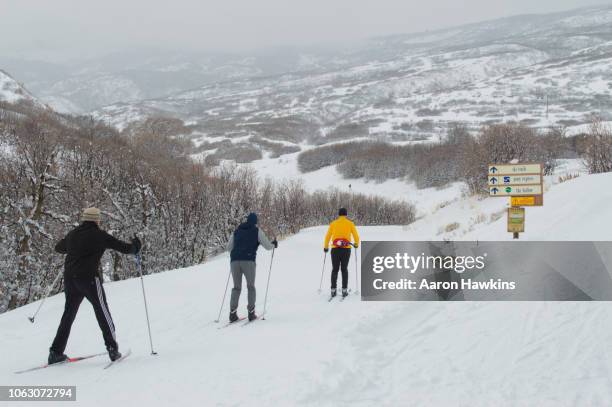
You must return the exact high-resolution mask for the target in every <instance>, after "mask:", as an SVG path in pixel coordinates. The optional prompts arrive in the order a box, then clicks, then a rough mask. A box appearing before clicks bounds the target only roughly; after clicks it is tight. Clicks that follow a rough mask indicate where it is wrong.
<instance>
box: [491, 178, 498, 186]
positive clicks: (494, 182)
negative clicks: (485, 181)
mask: <svg viewBox="0 0 612 407" xmlns="http://www.w3.org/2000/svg"><path fill="white" fill-rule="evenodd" d="M491 184H493V185H495V184H497V178H495V177H493V178H491Z"/></svg>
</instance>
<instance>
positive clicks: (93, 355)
mask: <svg viewBox="0 0 612 407" xmlns="http://www.w3.org/2000/svg"><path fill="white" fill-rule="evenodd" d="M131 354H132V350H131V349H128V350H127V352H125V353H124V354H123V355H121V357H120V358H119V359H117V360H115V361H113V362H109V363H107V364H106V365H104V369H108V368H109V367H111V366H112V365H114V364H117V363H119V362H121V361H122V360H123V359H125V358H127V357H128V356H130V355H131ZM103 355H106V353H95V354H92V355H85V356H76V357H72V358H68V359H67V360H65V361H63V362H59V363H53V364H51V365H50V364H48V363H45V364H44V365H40V366H35V367H31V368H29V369H25V370H19V371H17V372H15V374H22V373H27V372H33V371H35V370H41V369H46V368H48V367H55V366H61V365H67V364H70V363H76V362H80V361H82V360H87V359H92V358H95V357H98V356H103Z"/></svg>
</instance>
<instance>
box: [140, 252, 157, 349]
mask: <svg viewBox="0 0 612 407" xmlns="http://www.w3.org/2000/svg"><path fill="white" fill-rule="evenodd" d="M136 264H137V265H138V273H139V274H140V284H141V285H142V298H143V300H144V306H145V315H146V316H147V328H148V330H149V344H150V345H151V355H157V352H155V351H154V350H153V335H151V322H150V321H149V307H148V306H147V294H146V293H145V286H144V278H143V276H142V263H141V259H140V253H136Z"/></svg>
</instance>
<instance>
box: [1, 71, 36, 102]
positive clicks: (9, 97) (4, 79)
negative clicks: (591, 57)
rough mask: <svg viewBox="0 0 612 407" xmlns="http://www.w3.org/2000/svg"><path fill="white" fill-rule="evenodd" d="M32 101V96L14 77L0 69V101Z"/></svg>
mask: <svg viewBox="0 0 612 407" xmlns="http://www.w3.org/2000/svg"><path fill="white" fill-rule="evenodd" d="M21 100H29V101H33V100H34V97H33V96H32V95H31V94H30V93H29V92H28V91H27V90H26V89H25V88H24V87H23V86H22V85H20V84H19V83H18V82H17V81H16V80H15V79H13V78H12V77H10V76H9V75H8V74H7V73H6V72H4V71H2V70H1V69H0V102H8V103H17V102H19V101H21Z"/></svg>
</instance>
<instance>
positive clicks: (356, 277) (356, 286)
mask: <svg viewBox="0 0 612 407" xmlns="http://www.w3.org/2000/svg"><path fill="white" fill-rule="evenodd" d="M351 246H353V249H355V294H359V271H358V270H357V267H358V264H357V263H359V261H358V259H357V246H356V245H355V244H354V243H351Z"/></svg>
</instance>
